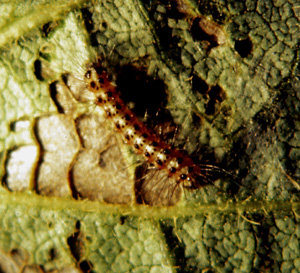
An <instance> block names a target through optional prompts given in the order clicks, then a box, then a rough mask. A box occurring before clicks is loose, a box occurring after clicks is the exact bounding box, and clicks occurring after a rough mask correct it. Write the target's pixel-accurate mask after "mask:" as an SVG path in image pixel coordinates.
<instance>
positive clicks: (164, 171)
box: [84, 62, 226, 204]
mask: <svg viewBox="0 0 300 273" xmlns="http://www.w3.org/2000/svg"><path fill="white" fill-rule="evenodd" d="M84 80H85V82H86V85H87V86H86V87H87V89H88V90H89V91H90V92H91V93H93V95H94V100H95V104H96V105H97V106H98V107H100V108H102V109H103V111H104V113H105V116H106V118H107V119H109V120H111V121H112V123H113V124H114V127H115V130H116V131H117V132H119V133H120V134H121V135H122V137H123V140H124V141H125V143H126V144H128V145H130V146H132V147H133V148H134V150H135V152H136V153H137V154H141V155H143V156H144V158H145V160H146V161H147V162H148V164H149V165H150V168H151V169H152V170H153V174H152V176H155V179H156V182H155V183H154V186H156V187H158V188H159V190H158V192H156V194H158V195H160V194H162V193H161V192H162V191H164V192H165V193H167V196H165V197H164V198H167V199H168V198H170V196H171V195H173V194H175V192H176V190H177V189H178V188H179V186H183V187H184V188H188V189H198V188H200V187H202V186H205V185H208V184H211V183H212V179H211V178H209V174H210V173H211V172H224V173H226V171H225V170H223V169H220V168H218V167H216V166H212V165H203V164H196V163H195V162H194V160H193V159H192V158H191V157H190V156H189V155H188V154H187V153H186V152H185V151H184V150H179V149H176V148H174V147H172V145H170V144H168V143H167V142H165V141H164V140H162V139H161V138H160V137H159V136H158V135H157V134H156V133H155V132H154V131H153V130H151V129H150V128H148V127H147V126H146V125H145V124H144V123H143V122H142V121H140V120H139V119H138V117H137V116H136V115H135V113H134V112H133V111H132V110H131V109H129V108H128V107H127V105H126V103H125V102H124V101H123V100H122V98H121V97H120V92H119V90H118V88H117V87H116V85H115V84H114V83H112V82H111V80H110V79H109V77H108V74H107V72H106V70H105V69H104V68H103V67H102V66H101V63H100V62H97V63H94V64H92V65H90V66H89V67H88V68H87V72H86V73H85V76H84ZM150 179H154V178H153V177H152V178H150ZM147 186H148V189H146V188H147ZM151 187H153V184H152V185H151V186H150V184H149V185H147V184H146V185H145V186H143V190H144V191H149V193H148V195H151V193H150V191H151V190H152V189H151ZM162 195H163V194H162ZM142 199H144V197H142ZM150 199H151V200H153V196H152V197H150ZM154 199H155V197H154ZM144 201H145V202H146V203H147V200H142V202H144ZM150 203H153V201H150ZM154 203H156V202H154ZM167 204H169V203H168V201H167Z"/></svg>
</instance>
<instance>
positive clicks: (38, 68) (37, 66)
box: [34, 60, 44, 81]
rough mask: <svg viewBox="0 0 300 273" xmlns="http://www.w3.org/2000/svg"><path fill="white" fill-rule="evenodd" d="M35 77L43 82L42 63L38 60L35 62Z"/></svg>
mask: <svg viewBox="0 0 300 273" xmlns="http://www.w3.org/2000/svg"><path fill="white" fill-rule="evenodd" d="M34 75H35V76H36V78H37V79H38V80H39V81H43V80H44V77H43V75H42V62H41V61H40V60H36V61H35V62H34Z"/></svg>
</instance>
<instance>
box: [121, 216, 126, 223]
mask: <svg viewBox="0 0 300 273" xmlns="http://www.w3.org/2000/svg"><path fill="white" fill-rule="evenodd" d="M125 221H126V217H124V216H121V217H120V223H121V225H124V223H125Z"/></svg>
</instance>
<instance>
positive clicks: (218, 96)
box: [205, 85, 226, 115]
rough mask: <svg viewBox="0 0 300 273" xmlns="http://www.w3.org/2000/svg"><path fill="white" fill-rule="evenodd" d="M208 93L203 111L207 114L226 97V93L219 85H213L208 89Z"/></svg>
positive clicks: (212, 111) (214, 110)
mask: <svg viewBox="0 0 300 273" xmlns="http://www.w3.org/2000/svg"><path fill="white" fill-rule="evenodd" d="M208 95H209V98H210V100H209V101H208V103H207V104H206V106H205V108H206V110H205V113H206V114H207V115H213V114H214V113H215V112H216V109H217V105H218V104H220V103H221V102H222V101H223V100H224V99H225V98H226V95H225V93H224V91H223V89H222V88H221V87H220V86H219V85H215V86H213V87H212V88H211V89H210V90H209V92H208Z"/></svg>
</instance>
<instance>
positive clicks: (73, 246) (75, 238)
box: [67, 221, 84, 261]
mask: <svg viewBox="0 0 300 273" xmlns="http://www.w3.org/2000/svg"><path fill="white" fill-rule="evenodd" d="M67 243H68V245H69V248H70V251H71V253H72V255H73V257H74V259H75V260H76V261H79V260H80V259H81V257H82V255H83V252H84V246H83V240H82V236H81V231H80V221H77V222H76V225H75V232H74V233H73V234H72V235H71V236H70V237H69V238H68V239H67Z"/></svg>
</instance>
